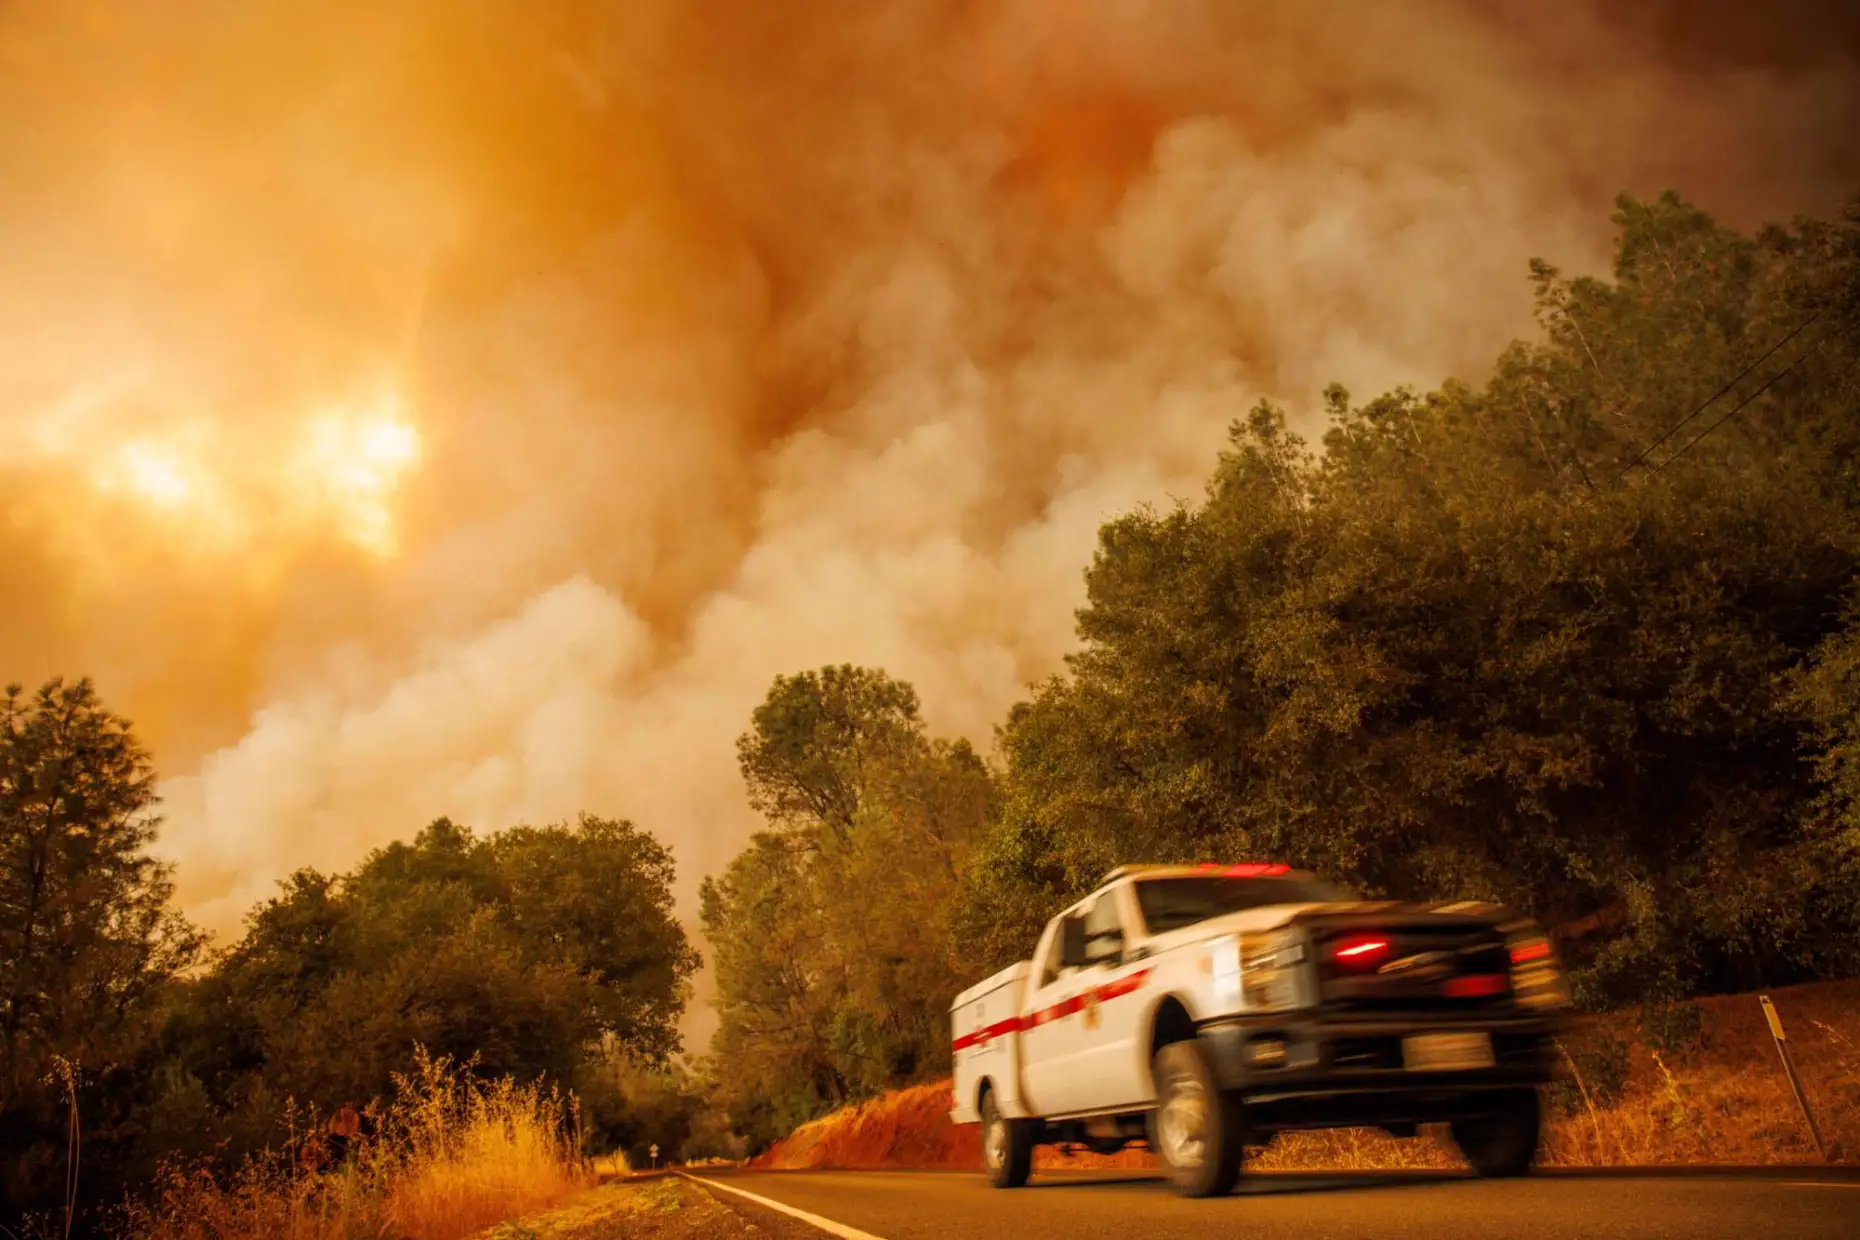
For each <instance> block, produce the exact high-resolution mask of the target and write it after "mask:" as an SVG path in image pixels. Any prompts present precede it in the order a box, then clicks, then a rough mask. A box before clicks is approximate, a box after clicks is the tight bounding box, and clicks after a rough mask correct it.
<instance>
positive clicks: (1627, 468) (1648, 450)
mask: <svg viewBox="0 0 1860 1240" xmlns="http://www.w3.org/2000/svg"><path fill="white" fill-rule="evenodd" d="M1824 309H1825V307H1824ZM1821 315H1822V311H1821V310H1817V311H1815V313H1813V314H1811V315H1809V316H1808V317H1807V318H1806V319H1803V320H1802V321H1801V322H1800V323H1798V324H1796V327H1795V330H1794V331H1792V332H1790V333H1789V334H1788V335H1787V336H1784V337H1783V338H1782V339H1781V340H1778V341H1777V342H1776V343H1775V344H1773V345H1771V346H1770V347H1769V350H1768V351H1767V352H1766V353H1764V354H1763V356H1762V357H1759V358H1758V359H1757V360H1756V361H1754V362H1752V363H1750V365H1748V366H1746V367H1744V369H1743V370H1742V371H1740V372H1739V373H1738V376H1737V377H1736V378H1735V379H1733V380H1731V381H1730V382H1729V383H1727V384H1725V385H1724V386H1723V387H1721V388H1719V389H1718V390H1717V391H1716V392H1713V393H1712V394H1711V395H1710V396H1708V397H1706V398H1705V401H1704V402H1703V403H1702V404H1700V405H1699V407H1698V408H1696V409H1694V410H1693V411H1692V412H1691V413H1688V414H1687V415H1686V416H1685V417H1683V418H1681V419H1679V421H1677V422H1675V423H1673V424H1672V425H1671V426H1669V427H1667V428H1666V429H1665V430H1664V431H1662V432H1661V433H1660V437H1659V438H1658V439H1655V440H1654V441H1653V442H1652V443H1650V444H1648V445H1647V446H1646V447H1645V448H1642V449H1641V451H1640V455H1639V456H1636V457H1635V458H1634V459H1633V460H1631V461H1629V462H1628V463H1627V464H1626V465H1624V466H1622V469H1621V472H1620V473H1618V474H1616V475H1615V481H1616V482H1620V481H1621V480H1622V479H1623V478H1625V477H1627V476H1628V474H1629V473H1630V472H1631V471H1632V470H1633V468H1634V467H1635V466H1636V465H1639V464H1640V463H1641V462H1642V461H1644V460H1646V459H1647V458H1648V457H1649V456H1651V455H1653V450H1654V449H1655V448H1657V447H1659V446H1660V445H1661V444H1663V443H1665V442H1666V441H1667V440H1669V439H1671V438H1672V437H1673V436H1674V435H1676V434H1678V433H1679V432H1680V431H1682V430H1684V429H1685V427H1686V424H1687V423H1688V422H1690V421H1692V419H1694V418H1696V417H1698V416H1699V415H1700V414H1701V413H1704V412H1705V411H1706V410H1707V409H1709V408H1711V407H1712V406H1713V405H1714V404H1716V403H1717V402H1718V398H1719V397H1720V396H1723V395H1724V394H1725V393H1726V392H1729V391H1730V390H1731V389H1732V388H1734V387H1736V386H1737V385H1738V384H1740V383H1742V382H1743V381H1744V380H1745V379H1747V378H1749V377H1750V375H1751V373H1752V372H1753V371H1755V370H1756V368H1757V367H1759V366H1761V365H1763V363H1765V362H1767V361H1769V360H1770V358H1772V357H1774V356H1775V355H1776V351H1777V350H1778V349H1780V348H1782V347H1783V346H1784V345H1786V344H1788V343H1789V342H1790V341H1791V340H1794V339H1795V338H1796V337H1797V336H1799V335H1801V334H1802V332H1803V331H1804V330H1805V329H1806V328H1807V327H1808V326H1809V324H1811V323H1813V322H1814V321H1815V320H1816V319H1818V318H1820V317H1821ZM1804 356H1806V354H1804ZM1801 360H1802V359H1801V358H1799V357H1798V358H1797V359H1796V361H1801ZM1794 366H1795V362H1791V363H1789V366H1788V367H1786V368H1785V369H1784V370H1783V371H1782V372H1781V373H1779V374H1778V375H1776V376H1775V378H1772V379H1771V380H1770V381H1769V383H1765V384H1764V385H1763V387H1761V388H1758V389H1757V391H1756V392H1754V393H1752V394H1751V399H1754V398H1755V397H1756V395H1757V394H1759V393H1761V392H1762V391H1763V390H1764V388H1767V387H1769V385H1770V383H1774V382H1776V379H1780V378H1781V377H1782V376H1783V375H1785V374H1788V373H1789V370H1791V369H1793V368H1794ZM1749 403H1750V400H1745V401H1744V402H1743V404H1740V405H1738V407H1737V408H1738V409H1742V408H1743V407H1744V405H1747V404H1749ZM1736 412H1737V409H1733V410H1732V411H1731V413H1732V414H1735V413H1736ZM1729 416H1730V414H1727V415H1726V417H1729ZM1721 425H1723V420H1722V419H1721V420H1720V421H1718V422H1714V423H1712V425H1711V429H1709V430H1707V431H1705V433H1704V434H1702V435H1700V436H1699V438H1698V439H1694V440H1692V441H1691V443H1688V444H1687V445H1686V447H1687V448H1689V447H1691V446H1692V444H1695V443H1697V442H1698V441H1699V439H1703V438H1704V437H1705V435H1709V434H1711V431H1712V430H1716V429H1717V428H1718V427H1719V426H1721ZM1679 451H1680V452H1684V451H1685V448H1681V449H1680V450H1679ZM1678 455H1679V453H1678V452H1675V453H1674V454H1673V456H1678ZM1666 459H1667V460H1669V461H1670V460H1672V459H1673V457H1672V456H1669V457H1667V458H1666ZM1662 468H1664V466H1655V467H1654V469H1653V471H1652V472H1654V473H1658V472H1659V471H1660V469H1662Z"/></svg>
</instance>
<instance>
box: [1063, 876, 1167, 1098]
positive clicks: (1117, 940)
mask: <svg viewBox="0 0 1860 1240" xmlns="http://www.w3.org/2000/svg"><path fill="white" fill-rule="evenodd" d="M1129 891H1130V888H1129V887H1128V886H1121V887H1113V888H1112V889H1111V890H1109V891H1107V892H1105V893H1104V894H1103V895H1101V896H1099V897H1098V902H1097V903H1096V904H1095V905H1093V906H1092V910H1091V912H1090V913H1088V914H1087V915H1086V918H1085V936H1086V943H1087V944H1088V945H1089V946H1090V949H1091V952H1092V954H1093V955H1094V956H1095V957H1097V958H1098V959H1099V961H1100V962H1101V963H1097V964H1095V965H1094V966H1093V967H1092V968H1091V969H1089V970H1087V972H1088V973H1089V974H1091V975H1092V976H1091V987H1090V989H1089V990H1088V991H1086V992H1085V995H1084V999H1085V1006H1084V1009H1083V1011H1082V1012H1081V1013H1080V1030H1079V1048H1078V1061H1077V1067H1075V1068H1074V1069H1073V1071H1072V1076H1073V1079H1075V1080H1078V1081H1079V1082H1081V1083H1082V1088H1083V1089H1084V1090H1087V1091H1089V1093H1090V1097H1089V1098H1088V1099H1085V1100H1082V1101H1080V1102H1079V1103H1078V1104H1077V1106H1076V1107H1075V1108H1074V1109H1083V1108H1085V1107H1093V1108H1097V1107H1136V1106H1142V1105H1147V1104H1148V1103H1150V1102H1152V1101H1153V1099H1152V1098H1151V1097H1150V1093H1151V1091H1150V1088H1149V1073H1148V1071H1147V1068H1148V1065H1147V1064H1145V1063H1144V1059H1145V1057H1146V1056H1145V1055H1144V1053H1143V1049H1146V1047H1145V1048H1139V1045H1138V1043H1139V1042H1140V1041H1141V1042H1144V1043H1145V1044H1146V1045H1147V1041H1148V1038H1147V1034H1148V1030H1146V1029H1143V1028H1140V1027H1139V1026H1140V1025H1141V1024H1142V1020H1143V1012H1144V1008H1145V1006H1146V1005H1145V1004H1144V1002H1143V993H1142V992H1143V985H1144V981H1145V979H1146V978H1147V977H1148V975H1149V965H1148V964H1147V963H1145V962H1143V961H1138V960H1128V957H1127V953H1126V951H1125V945H1126V944H1127V943H1129V942H1130V941H1131V940H1132V938H1133V937H1134V936H1133V934H1132V932H1131V927H1132V926H1133V924H1134V923H1133V922H1132V920H1131V910H1130V909H1128V908H1126V907H1125V906H1126V899H1125V897H1126V896H1127V895H1128V894H1129Z"/></svg>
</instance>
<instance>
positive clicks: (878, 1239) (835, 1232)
mask: <svg viewBox="0 0 1860 1240" xmlns="http://www.w3.org/2000/svg"><path fill="white" fill-rule="evenodd" d="M678 1174H679V1175H681V1176H684V1178H685V1179H687V1180H690V1181H691V1182H692V1183H693V1184H701V1185H703V1186H704V1187H705V1188H721V1189H722V1190H723V1191H724V1192H726V1193H735V1194H736V1195H737V1196H738V1197H747V1198H749V1200H751V1201H753V1202H755V1203H756V1204H757V1205H759V1206H767V1207H768V1208H769V1209H771V1210H777V1211H780V1212H781V1213H783V1214H786V1215H788V1216H789V1217H790V1218H798V1219H800V1220H801V1221H802V1222H803V1223H807V1224H809V1225H810V1226H813V1227H818V1228H820V1230H822V1231H824V1232H826V1233H827V1234H828V1235H830V1236H838V1237H840V1240H884V1238H883V1237H882V1236H875V1235H873V1234H872V1233H871V1232H869V1231H860V1230H859V1229H858V1228H857V1227H848V1226H847V1225H846V1224H844V1223H836V1222H834V1221H833V1220H832V1219H830V1218H821V1217H820V1216H819V1215H818V1214H809V1213H808V1212H807V1211H806V1210H797V1209H795V1208H794V1207H793V1206H790V1205H783V1204H782V1203H781V1202H779V1201H776V1200H775V1199H774V1198H772V1197H764V1196H763V1195H762V1194H760V1193H752V1192H750V1191H749V1190H748V1189H746V1188H734V1187H732V1186H730V1185H728V1184H725V1183H723V1182H722V1181H720V1180H710V1179H704V1178H702V1177H699V1176H695V1175H685V1173H684V1172H682V1171H680V1172H679V1173H678Z"/></svg>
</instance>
